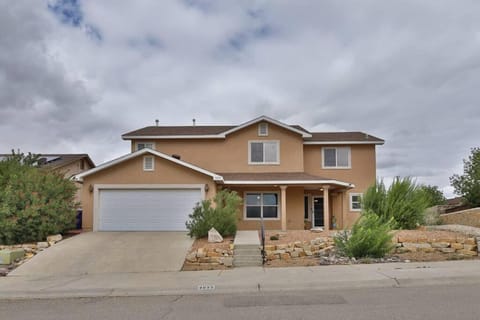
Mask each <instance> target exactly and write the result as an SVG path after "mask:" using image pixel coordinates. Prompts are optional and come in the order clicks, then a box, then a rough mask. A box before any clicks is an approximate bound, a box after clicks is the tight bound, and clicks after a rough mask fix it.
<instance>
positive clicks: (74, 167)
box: [55, 159, 91, 208]
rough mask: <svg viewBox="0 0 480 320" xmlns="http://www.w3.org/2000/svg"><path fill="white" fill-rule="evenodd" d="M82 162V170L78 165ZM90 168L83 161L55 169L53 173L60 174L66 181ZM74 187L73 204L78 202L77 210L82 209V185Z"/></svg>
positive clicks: (78, 184) (76, 184)
mask: <svg viewBox="0 0 480 320" xmlns="http://www.w3.org/2000/svg"><path fill="white" fill-rule="evenodd" d="M81 161H83V163H84V168H83V170H82V169H81V166H80V163H81ZM90 168H91V166H90V165H89V163H88V161H85V160H83V159H81V160H78V161H75V162H72V163H70V164H67V165H66V166H63V167H60V168H58V169H55V172H58V173H60V174H62V175H63V176H64V177H65V178H66V179H70V178H71V177H72V176H74V175H76V174H79V173H81V172H83V171H86V170H88V169H90ZM75 186H76V187H77V192H76V193H75V202H78V203H79V204H80V205H79V208H82V203H81V202H82V201H81V200H82V185H81V184H80V183H75Z"/></svg>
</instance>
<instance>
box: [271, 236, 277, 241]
mask: <svg viewBox="0 0 480 320" xmlns="http://www.w3.org/2000/svg"><path fill="white" fill-rule="evenodd" d="M270 240H272V241H277V240H278V236H277V235H273V236H270Z"/></svg>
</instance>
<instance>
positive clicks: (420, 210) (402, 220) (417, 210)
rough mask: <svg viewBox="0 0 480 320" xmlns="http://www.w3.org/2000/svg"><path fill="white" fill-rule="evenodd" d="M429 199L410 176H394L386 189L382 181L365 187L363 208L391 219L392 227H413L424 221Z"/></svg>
mask: <svg viewBox="0 0 480 320" xmlns="http://www.w3.org/2000/svg"><path fill="white" fill-rule="evenodd" d="M429 204H430V201H429V198H428V197H427V196H426V193H425V192H423V191H422V189H421V188H420V187H418V186H417V185H416V184H415V182H414V181H413V180H412V179H411V178H408V177H407V178H403V179H401V178H399V177H396V178H395V179H394V180H393V182H392V184H391V186H390V187H389V188H388V189H386V188H385V184H384V183H383V181H379V182H376V183H375V184H374V185H373V186H371V187H370V188H368V189H367V191H366V193H365V195H364V197H363V199H362V205H363V209H364V210H366V211H368V212H372V213H375V214H377V215H378V216H380V217H381V218H382V220H383V221H390V220H392V221H393V226H392V227H393V228H396V229H415V228H416V227H418V226H419V225H421V224H422V223H423V222H424V212H425V209H426V208H427V207H428V206H429Z"/></svg>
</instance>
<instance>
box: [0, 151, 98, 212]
mask: <svg viewBox="0 0 480 320" xmlns="http://www.w3.org/2000/svg"><path fill="white" fill-rule="evenodd" d="M8 156H11V154H0V160H1V159H3V158H6V157H8ZM38 156H39V159H38V166H39V167H41V168H45V169H47V170H52V171H56V172H59V173H61V174H63V176H64V177H65V178H67V179H70V178H72V177H73V176H75V175H76V174H79V173H81V172H84V171H87V170H89V169H92V168H95V164H94V163H93V161H92V159H90V157H89V156H88V154H58V153H56V154H38ZM77 186H78V191H77V193H76V195H75V202H80V200H81V188H80V187H81V185H80V184H78V183H77ZM79 209H81V206H80V208H79Z"/></svg>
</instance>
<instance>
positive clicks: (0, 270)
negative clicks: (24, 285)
mask: <svg viewBox="0 0 480 320" xmlns="http://www.w3.org/2000/svg"><path fill="white" fill-rule="evenodd" d="M7 274H8V269H7V268H0V277H5V276H6V275H7Z"/></svg>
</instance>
